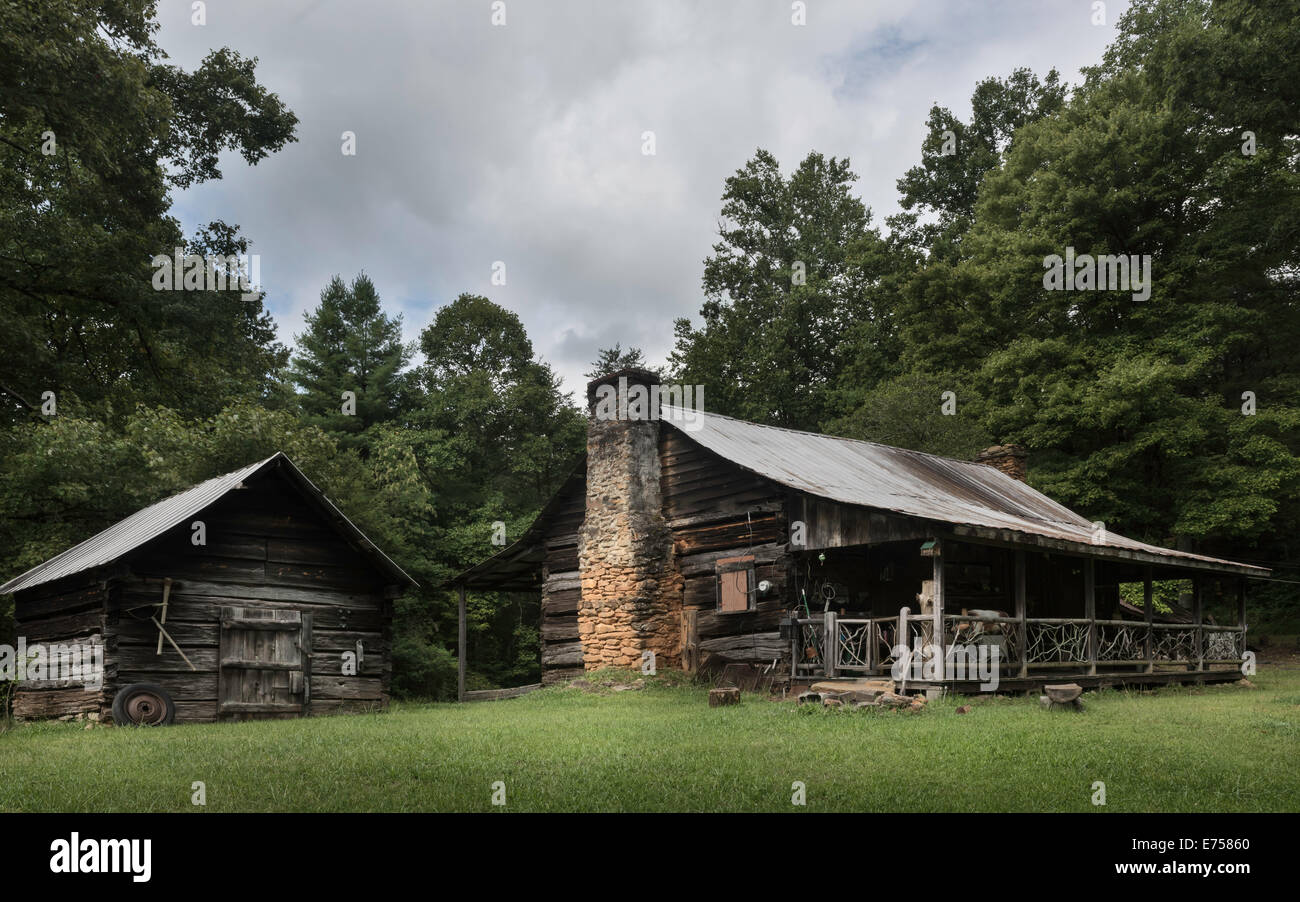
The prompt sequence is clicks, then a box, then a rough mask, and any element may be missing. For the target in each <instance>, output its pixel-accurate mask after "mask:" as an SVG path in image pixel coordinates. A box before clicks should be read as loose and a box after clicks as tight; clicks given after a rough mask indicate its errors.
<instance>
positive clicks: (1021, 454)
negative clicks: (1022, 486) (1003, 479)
mask: <svg viewBox="0 0 1300 902" xmlns="http://www.w3.org/2000/svg"><path fill="white" fill-rule="evenodd" d="M1028 459H1029V452H1027V451H1026V450H1025V449H1024V448H1022V447H1021V446H1020V445H994V446H993V447H992V448H985V449H984V450H983V451H981V452H980V453H979V454H976V455H975V463H977V464H986V465H987V466H990V467H993V468H994V469H995V470H1001V471H1002V472H1003V473H1006V474H1007V475H1008V476H1010V477H1011V478H1012V479H1019V480H1020V481H1021V482H1024V481H1025V462H1026V461H1027V460H1028Z"/></svg>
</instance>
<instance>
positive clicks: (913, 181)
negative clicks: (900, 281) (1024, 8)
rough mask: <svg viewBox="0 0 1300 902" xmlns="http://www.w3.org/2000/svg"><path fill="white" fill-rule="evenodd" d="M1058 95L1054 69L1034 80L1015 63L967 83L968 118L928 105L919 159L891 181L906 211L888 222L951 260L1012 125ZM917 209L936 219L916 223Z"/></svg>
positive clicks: (1035, 115) (1054, 105)
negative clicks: (1005, 73) (1004, 74)
mask: <svg viewBox="0 0 1300 902" xmlns="http://www.w3.org/2000/svg"><path fill="white" fill-rule="evenodd" d="M1065 97H1066V87H1065V85H1063V84H1061V81H1060V76H1059V75H1058V73H1057V71H1056V70H1055V69H1052V70H1051V71H1049V72H1048V73H1047V76H1046V77H1045V78H1044V79H1043V80H1042V81H1040V80H1039V79H1038V77H1037V76H1036V75H1034V73H1033V72H1032V71H1030V70H1029V69H1016V70H1015V71H1014V72H1012V73H1011V75H1010V77H1009V78H1006V79H1001V78H992V77H991V78H986V79H984V80H983V81H981V82H980V83H979V84H977V85H976V86H975V91H974V93H973V94H972V95H971V119H970V122H962V121H961V120H960V119H958V118H957V117H956V116H955V115H954V114H953V113H952V111H951V110H949V109H947V108H946V107H941V106H939V105H937V104H936V105H934V106H932V107H931V108H930V116H929V119H928V120H927V122H926V125H927V127H928V131H927V133H926V137H925V141H924V142H923V143H922V145H921V162H920V163H919V164H918V165H916V166H913V167H912V168H911V169H909V170H907V173H906V174H905V175H904V176H903V177H902V178H900V179H899V180H898V192H899V195H900V197H899V204H900V205H901V206H902V208H903V209H904V210H906V211H909V212H908V213H905V214H903V215H901V216H898V217H891V219H890V221H889V224H890V226H891V228H893V229H894V230H895V231H904V232H911V233H912V234H913V235H914V238H915V240H916V241H917V242H918V243H919V244H921V245H922V246H924V247H925V248H927V249H928V250H930V251H932V252H934V253H935V254H937V255H938V256H940V257H943V258H945V259H949V260H951V259H953V258H954V256H955V253H956V248H957V244H958V243H959V241H960V239H961V236H962V235H963V234H965V232H966V230H967V229H968V228H970V224H971V220H972V219H973V218H974V215H975V201H976V198H977V196H978V193H979V187H980V183H981V182H983V180H984V176H985V175H986V174H987V173H988V172H989V171H991V170H993V169H996V168H997V167H998V166H999V164H1000V163H1001V161H1002V156H1003V154H1005V153H1006V151H1007V150H1008V149H1009V148H1010V147H1011V144H1012V141H1013V139H1014V137H1015V133H1016V131H1017V130H1019V129H1020V128H1022V127H1023V126H1024V125H1026V124H1027V123H1029V122H1034V121H1036V120H1038V119H1041V118H1043V117H1044V116H1049V115H1051V114H1053V113H1054V112H1056V111H1057V110H1058V109H1060V107H1061V104H1062V103H1063V102H1064V101H1065ZM913 210H915V211H916V213H911V212H910V211H913ZM917 213H928V214H933V215H935V217H936V219H937V221H936V222H933V223H929V224H927V225H924V226H919V225H918V222H919V217H918V215H916V214H917Z"/></svg>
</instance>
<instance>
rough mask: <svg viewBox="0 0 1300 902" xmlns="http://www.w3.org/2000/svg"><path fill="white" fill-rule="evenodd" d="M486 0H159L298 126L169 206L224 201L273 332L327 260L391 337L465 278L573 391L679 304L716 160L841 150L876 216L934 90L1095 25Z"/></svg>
mask: <svg viewBox="0 0 1300 902" xmlns="http://www.w3.org/2000/svg"><path fill="white" fill-rule="evenodd" d="M506 6H507V14H508V24H507V26H506V27H505V28H493V27H492V26H491V24H490V21H489V16H490V4H488V3H486V2H484V3H463V4H436V5H435V4H423V3H414V4H411V3H366V4H361V3H352V2H345V0H316V2H301V3H299V4H298V5H297V6H296V7H290V6H289V5H287V4H284V5H281V4H276V5H274V6H272V5H269V4H265V3H258V2H253V0H248V2H238V0H223V2H221V3H209V4H208V25H207V26H205V27H201V28H199V27H194V26H191V25H190V24H189V4H188V3H167V4H163V6H162V8H161V10H160V18H161V20H162V22H163V26H164V27H163V29H162V31H161V33H160V35H159V41H160V43H161V44H162V46H163V47H164V48H166V49H167V50H168V52H169V53H170V54H171V55H172V57H173V59H174V60H175V61H176V62H178V63H180V64H182V65H185V66H187V67H192V66H194V65H196V64H197V63H198V61H199V60H200V59H201V58H202V56H203V55H204V54H205V53H206V52H207V50H208V49H210V48H213V47H220V46H230V47H232V48H233V49H235V50H238V51H240V52H241V53H244V54H246V55H256V56H258V57H259V58H260V64H259V68H258V73H259V78H260V80H261V81H262V83H263V84H265V85H266V86H267V87H268V88H270V89H271V90H273V91H276V92H277V93H279V94H280V96H281V97H282V98H283V99H284V100H285V101H286V103H288V105H289V106H290V108H292V109H293V110H294V111H295V113H297V115H298V116H299V118H300V120H301V122H300V125H299V131H298V134H299V142H298V143H296V144H292V145H290V146H289V147H287V148H286V149H285V150H283V151H282V152H280V153H279V154H276V155H275V156H273V157H271V158H270V159H268V160H266V161H264V162H263V163H262V164H260V165H258V166H256V167H248V166H245V165H244V164H243V162H242V160H240V159H239V158H238V157H236V156H232V157H231V158H230V159H228V160H227V161H226V163H225V165H224V171H225V178H224V179H223V180H222V181H221V182H218V183H212V184H208V185H203V186H199V187H197V188H194V189H191V190H189V191H187V192H184V193H183V194H182V195H180V196H178V197H177V207H176V214H177V215H178V216H179V217H180V218H181V220H182V222H183V223H184V225H185V227H186V229H187V231H189V230H192V229H193V228H194V226H195V225H197V224H199V223H202V222H207V221H208V220H211V219H224V220H226V221H227V222H233V223H239V224H240V225H241V226H242V230H243V232H244V234H245V235H247V236H248V237H249V238H250V239H251V240H252V241H253V242H254V245H255V247H254V250H255V251H256V252H258V253H260V254H261V255H262V280H263V283H264V285H265V286H266V288H267V289H268V292H269V297H268V302H269V304H270V307H271V309H272V311H273V313H274V315H275V317H276V320H277V322H278V323H279V326H280V333H281V336H282V338H283V339H284V340H285V341H286V342H291V341H292V336H293V334H294V333H296V332H299V331H301V329H302V314H303V312H304V311H306V310H309V309H310V308H311V307H312V306H314V305H315V303H316V301H317V296H318V295H319V292H320V290H321V288H323V287H324V285H325V283H326V281H327V280H328V278H329V277H330V276H331V275H333V274H334V273H336V272H337V273H340V274H342V275H343V276H344V277H345V278H350V277H351V276H352V275H354V274H355V273H357V272H358V271H360V270H361V269H365V270H366V272H368V273H369V274H370V276H371V278H373V279H374V280H375V283H376V285H377V286H378V288H379V290H380V293H381V295H382V296H383V297H384V299H385V302H386V304H387V305H388V306H389V307H390V309H393V310H394V311H396V310H400V311H402V312H403V313H404V315H405V320H406V326H407V333H408V337H409V338H414V337H415V336H416V335H417V334H418V332H419V330H420V329H421V328H422V327H423V326H424V325H425V324H426V323H428V322H429V321H430V320H431V319H432V317H433V315H434V313H435V312H436V310H437V308H438V307H439V306H441V305H443V304H445V303H448V302H449V301H451V300H452V299H454V298H455V296H456V295H457V294H459V293H461V292H464V291H469V292H475V293H480V294H484V295H487V296H488V297H490V298H492V299H493V300H495V301H496V302H497V303H500V304H502V305H504V306H506V307H509V308H510V309H512V310H515V311H516V312H517V313H518V314H519V315H520V316H521V318H522V319H523V321H524V323H525V325H526V326H527V328H528V331H529V335H530V336H531V337H532V339H533V342H534V345H535V347H536V349H537V351H538V352H539V353H540V354H542V355H543V356H544V357H545V358H546V359H547V360H548V361H549V362H550V363H551V364H552V365H553V366H555V367H556V369H557V370H558V371H559V372H560V373H561V375H563V376H564V377H565V380H566V384H567V387H568V388H570V389H572V390H575V391H577V390H579V389H580V388H581V385H582V381H583V380H582V377H581V373H582V372H583V371H585V370H586V369H587V365H588V363H589V361H590V359H591V358H592V357H594V356H595V353H596V350H597V348H598V347H600V346H604V345H609V344H612V343H614V342H616V341H618V342H621V343H622V344H624V345H625V346H626V345H638V346H641V347H642V348H644V349H645V350H646V352H647V354H648V356H649V357H650V358H652V359H662V358H663V357H664V356H665V355H666V354H667V352H668V351H669V350H670V348H671V344H672V320H673V318H674V317H678V316H693V315H694V314H696V313H697V311H698V309H699V305H700V301H701V294H700V275H701V270H702V261H703V259H704V257H705V256H707V255H708V254H709V253H710V248H711V246H712V244H713V242H714V240H715V235H716V226H717V217H718V210H719V207H720V201H719V197H720V195H721V192H722V190H723V180H724V179H725V178H726V177H727V176H728V175H730V174H731V173H732V172H734V171H735V170H736V169H737V168H739V167H740V166H741V165H743V164H744V162H745V161H746V160H747V159H748V158H749V157H750V156H751V155H752V154H753V152H754V150H755V148H757V147H760V146H761V147H765V148H767V149H769V150H771V151H772V152H773V153H774V154H776V155H777V157H778V159H780V160H781V162H782V165H783V166H785V167H787V168H791V167H793V166H794V165H796V164H797V163H798V162H799V160H800V159H802V158H803V156H804V155H806V154H807V153H808V151H810V150H813V149H815V150H818V151H821V152H822V153H824V154H827V155H833V156H839V157H843V156H848V157H850V158H851V160H852V162H853V168H854V169H855V171H856V172H857V173H858V174H859V175H860V176H861V179H860V181H859V182H858V184H857V190H858V192H859V194H860V195H861V197H862V198H863V199H864V200H865V201H866V202H867V203H868V204H869V205H870V206H871V207H872V208H873V209H874V210H875V211H876V219H877V222H880V221H881V220H882V219H883V217H884V216H885V215H887V214H888V213H891V212H894V211H895V210H896V209H897V202H896V190H895V187H894V183H895V181H896V180H897V179H898V177H899V176H901V175H902V174H903V172H904V171H905V170H906V169H907V168H908V166H910V165H912V164H913V163H914V162H915V161H916V159H917V157H918V148H919V144H920V141H921V138H922V135H923V133H924V121H925V118H926V116H927V114H928V111H929V107H930V105H931V104H932V103H934V102H939V103H941V104H943V105H945V106H949V107H951V108H953V109H954V111H958V112H959V113H961V114H964V113H965V112H966V111H967V110H968V104H969V97H970V92H971V90H972V88H973V87H974V85H975V82H976V81H978V80H979V79H981V78H983V77H986V76H989V75H999V76H1003V75H1006V74H1007V73H1009V72H1010V71H1011V70H1012V69H1014V68H1016V67H1018V66H1029V67H1031V68H1033V69H1035V71H1037V72H1039V73H1040V74H1041V73H1042V72H1045V71H1046V70H1047V69H1048V68H1050V67H1052V66H1055V67H1057V68H1058V69H1060V70H1061V71H1062V73H1063V75H1064V76H1065V77H1066V78H1067V80H1072V81H1077V80H1078V75H1077V73H1078V69H1079V67H1080V66H1083V65H1089V64H1092V63H1095V62H1096V61H1097V60H1098V59H1099V58H1100V55H1101V52H1102V49H1103V48H1104V46H1105V44H1106V42H1107V41H1108V40H1109V39H1110V37H1111V36H1112V35H1113V27H1111V26H1108V27H1105V28H1096V27H1094V26H1091V25H1090V24H1089V15H1090V12H1091V4H1090V3H1088V2H1084V0H1057V2H1041V0H1033V2H1031V0H1015V2H991V3H978V4H977V3H965V2H955V0H954V2H948V3H939V2H918V3H912V4H864V3H859V2H829V0H810V2H809V3H808V25H807V26H805V27H802V28H800V27H794V26H792V25H791V24H790V4H789V3H786V2H781V0H769V2H763V3H755V2H750V0H734V2H710V3H707V4H698V3H687V2H665V0H631V2H619V3H607V4H592V3H589V2H572V3H556V2H547V3H545V4H540V3H525V2H522V0H507V3H506ZM1122 8H1123V5H1122V4H1119V3H1113V4H1111V9H1110V13H1109V17H1110V21H1111V23H1112V26H1113V22H1114V20H1115V18H1116V17H1118V15H1119V13H1120V12H1121V11H1122ZM344 130H352V131H355V132H356V133H357V156H356V157H344V156H343V155H342V154H341V153H340V143H341V142H340V134H341V133H342V132H343V131H344ZM646 130H653V131H654V132H655V136H656V143H657V150H658V153H657V154H656V155H655V156H654V157H645V156H642V154H641V133H642V132H643V131H646ZM495 260H503V261H505V262H506V264H507V274H508V284H507V285H506V286H504V287H494V286H492V285H491V284H490V283H489V276H490V267H491V264H492V262H493V261H495Z"/></svg>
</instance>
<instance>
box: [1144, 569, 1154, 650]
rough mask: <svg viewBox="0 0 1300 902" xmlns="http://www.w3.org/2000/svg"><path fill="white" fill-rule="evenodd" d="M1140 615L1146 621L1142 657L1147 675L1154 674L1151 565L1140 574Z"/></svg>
mask: <svg viewBox="0 0 1300 902" xmlns="http://www.w3.org/2000/svg"><path fill="white" fill-rule="evenodd" d="M1142 613H1143V615H1144V616H1145V617H1146V620H1147V641H1146V643H1145V644H1144V646H1143V649H1142V655H1143V657H1145V658H1146V659H1147V673H1155V672H1156V659H1155V657H1154V650H1153V648H1152V646H1153V644H1154V640H1155V627H1154V626H1153V625H1152V624H1154V623H1155V620H1156V605H1155V599H1154V597H1153V594H1152V591H1151V565H1150V564H1147V565H1146V568H1145V571H1144V572H1143V574H1142Z"/></svg>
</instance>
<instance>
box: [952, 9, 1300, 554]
mask: <svg viewBox="0 0 1300 902" xmlns="http://www.w3.org/2000/svg"><path fill="white" fill-rule="evenodd" d="M1275 12H1278V13H1279V15H1280V14H1281V9H1280V8H1279V9H1277V10H1275ZM1119 31H1120V37H1119V39H1118V40H1117V42H1116V45H1115V46H1114V47H1113V48H1112V49H1111V50H1110V51H1109V52H1108V53H1107V56H1106V59H1105V61H1104V63H1103V65H1101V66H1099V67H1097V68H1095V69H1093V70H1091V71H1089V73H1088V77H1087V80H1086V82H1085V84H1084V85H1083V86H1082V88H1081V89H1080V90H1079V91H1078V92H1077V93H1076V96H1075V97H1073V98H1071V100H1070V102H1069V103H1067V104H1066V105H1065V106H1063V107H1062V109H1061V110H1060V112H1059V113H1058V114H1057V115H1054V116H1051V117H1048V118H1044V119H1041V120H1039V121H1036V122H1032V123H1030V124H1028V125H1026V126H1025V127H1024V128H1022V129H1021V131H1020V132H1018V133H1017V134H1016V137H1015V141H1014V143H1013V145H1012V147H1011V149H1010V150H1009V152H1008V154H1007V156H1006V160H1005V163H1004V165H1003V166H1002V167H1001V168H1000V169H999V170H997V171H995V172H990V173H989V175H988V176H987V178H986V180H985V183H984V185H983V187H982V189H981V191H980V197H979V201H978V203H977V205H976V217H975V223H974V225H973V226H972V228H971V230H970V232H969V235H968V237H967V239H966V241H965V245H966V257H965V259H963V261H962V262H961V263H960V264H958V266H957V269H959V270H961V271H963V272H965V273H966V274H967V275H968V276H969V277H970V279H971V280H972V281H974V282H975V283H977V284H978V285H979V286H980V288H979V291H980V294H981V295H982V297H983V298H984V299H985V300H986V303H985V305H984V307H983V309H982V310H981V311H980V313H979V318H980V321H981V326H980V329H979V331H978V333H977V334H972V336H971V338H972V340H971V341H968V342H967V343H966V345H965V348H964V351H963V358H962V360H963V362H970V361H974V363H973V369H972V371H971V372H972V373H973V387H974V388H975V390H977V391H978V392H979V393H980V394H982V395H983V396H984V397H985V398H986V399H987V406H986V411H985V416H984V420H985V424H986V426H987V428H988V429H989V430H990V431H991V432H992V433H993V434H994V435H996V436H997V438H998V439H999V440H1004V441H1005V440H1016V441H1019V442H1021V443H1022V444H1025V445H1027V446H1028V447H1030V448H1031V449H1032V450H1033V452H1034V456H1033V457H1032V458H1031V466H1032V468H1031V478H1033V479H1034V480H1035V482H1036V484H1038V485H1039V486H1040V487H1042V488H1044V489H1045V490H1047V491H1048V492H1049V494H1053V495H1054V496H1055V497H1057V498H1059V499H1061V500H1062V501H1064V502H1065V503H1067V504H1072V505H1075V506H1077V507H1079V508H1080V509H1081V510H1084V511H1087V512H1088V515H1089V516H1092V517H1095V518H1096V519H1099V520H1103V521H1105V522H1107V523H1108V524H1111V525H1113V526H1114V528H1116V529H1120V530H1130V531H1132V532H1134V533H1136V534H1138V535H1146V536H1148V537H1150V538H1153V539H1156V540H1159V541H1163V542H1170V541H1179V540H1182V541H1186V542H1188V543H1193V542H1199V543H1201V547H1203V548H1208V549H1210V550H1219V551H1220V552H1229V551H1231V550H1232V549H1233V548H1237V549H1242V548H1246V547H1250V545H1252V544H1253V543H1258V542H1261V541H1264V542H1273V541H1275V540H1274V539H1273V538H1272V537H1275V536H1278V537H1280V536H1287V535H1293V534H1294V533H1295V531H1296V528H1297V526H1300V522H1298V520H1297V517H1298V516H1300V510H1298V509H1297V502H1296V499H1297V497H1298V496H1300V491H1298V490H1300V457H1297V452H1298V451H1300V374H1297V372H1296V369H1295V366H1294V352H1293V349H1294V347H1296V345H1297V343H1298V342H1300V303H1297V301H1300V297H1298V295H1297V282H1296V278H1295V273H1296V272H1297V271H1300V270H1298V269H1297V264H1300V260H1298V259H1297V255H1298V254H1300V243H1297V242H1296V241H1295V238H1294V236H1295V234H1297V232H1296V228H1295V224H1296V223H1297V222H1300V191H1297V188H1298V187H1300V177H1298V176H1297V173H1296V170H1295V165H1294V160H1295V159H1296V154H1297V152H1300V138H1297V136H1298V135H1300V122H1298V121H1297V120H1296V119H1295V118H1294V116H1295V111H1296V107H1295V105H1294V104H1291V103H1288V102H1286V100H1285V98H1286V97H1288V96H1290V97H1292V98H1293V97H1294V93H1293V91H1292V92H1291V93H1290V94H1288V89H1281V94H1282V98H1283V100H1282V101H1281V102H1278V103H1274V102H1271V101H1265V100H1264V99H1262V98H1261V96H1260V93H1259V91H1258V89H1257V87H1255V82H1254V81H1252V79H1250V78H1247V79H1245V80H1242V81H1234V80H1230V79H1222V80H1221V79H1218V78H1213V77H1207V76H1206V75H1205V74H1204V73H1203V72H1201V71H1200V69H1201V68H1202V67H1203V66H1204V59H1205V57H1204V56H1203V55H1202V54H1207V55H1208V56H1209V58H1210V59H1211V60H1213V61H1214V65H1218V66H1221V67H1223V68H1224V72H1225V74H1226V73H1228V72H1231V73H1235V74H1237V75H1242V74H1244V73H1243V70H1242V69H1241V68H1240V67H1241V65H1244V64H1243V63H1241V62H1240V61H1241V60H1250V61H1251V62H1250V63H1249V66H1250V67H1253V68H1251V69H1250V72H1253V73H1254V74H1255V77H1257V78H1259V79H1267V80H1275V81H1276V82H1277V83H1278V84H1279V85H1280V84H1283V83H1285V84H1290V85H1294V84H1295V80H1296V79H1297V78H1298V77H1300V62H1297V60H1296V59H1295V58H1289V57H1283V56H1274V55H1273V54H1272V53H1269V54H1263V55H1261V54H1259V53H1258V52H1257V50H1258V48H1259V47H1285V46H1288V44H1291V43H1294V40H1295V39H1294V36H1293V35H1291V33H1290V24H1289V23H1288V22H1287V20H1286V19H1285V18H1278V19H1272V18H1270V17H1269V16H1268V15H1265V14H1262V13H1259V12H1258V11H1257V10H1256V9H1255V8H1254V7H1253V6H1252V5H1251V4H1245V3H1237V2H1227V3H1214V4H1211V3H1208V2H1201V0H1144V2H1139V3H1135V4H1134V5H1133V6H1132V7H1131V8H1130V10H1129V12H1128V13H1127V14H1126V15H1125V16H1124V18H1123V19H1122V20H1121V22H1120V24H1119ZM1243 110H1247V111H1252V112H1253V113H1254V114H1257V115H1259V114H1264V113H1267V114H1269V115H1272V116H1274V117H1284V116H1287V115H1290V116H1292V118H1291V119H1290V121H1286V120H1285V119H1278V118H1274V119H1272V120H1270V121H1260V122H1258V123H1253V122H1252V123H1251V124H1252V125H1253V126H1255V131H1256V132H1257V139H1258V145H1257V152H1256V153H1254V154H1250V153H1246V152H1243V151H1244V149H1245V148H1246V144H1245V143H1244V141H1243V139H1242V128H1243V126H1242V124H1241V119H1240V116H1241V115H1242V113H1241V111H1243ZM1067 248H1073V249H1074V253H1077V254H1080V255H1083V254H1088V255H1094V256H1095V255H1123V256H1124V257H1126V258H1130V257H1134V258H1136V260H1137V264H1136V265H1138V266H1139V267H1140V266H1141V261H1142V260H1143V259H1146V260H1148V261H1149V264H1150V273H1151V281H1150V297H1149V299H1148V300H1141V299H1135V297H1134V295H1135V293H1136V292H1135V291H1134V290H1132V288H1131V287H1129V286H1125V287H1124V289H1123V290H1096V291H1063V290H1048V288H1047V287H1045V284H1044V273H1045V265H1046V263H1045V261H1047V260H1048V259H1049V257H1050V256H1051V255H1053V254H1055V255H1064V254H1065V253H1066V250H1067ZM1246 392H1250V393H1252V394H1251V396H1250V397H1253V398H1256V399H1258V403H1257V405H1256V408H1254V409H1248V406H1249V405H1250V404H1253V403H1255V402H1253V401H1245V403H1243V402H1244V400H1245V399H1244V397H1243V396H1244V393H1246ZM1247 414H1250V415H1247ZM1257 556H1258V555H1257Z"/></svg>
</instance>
